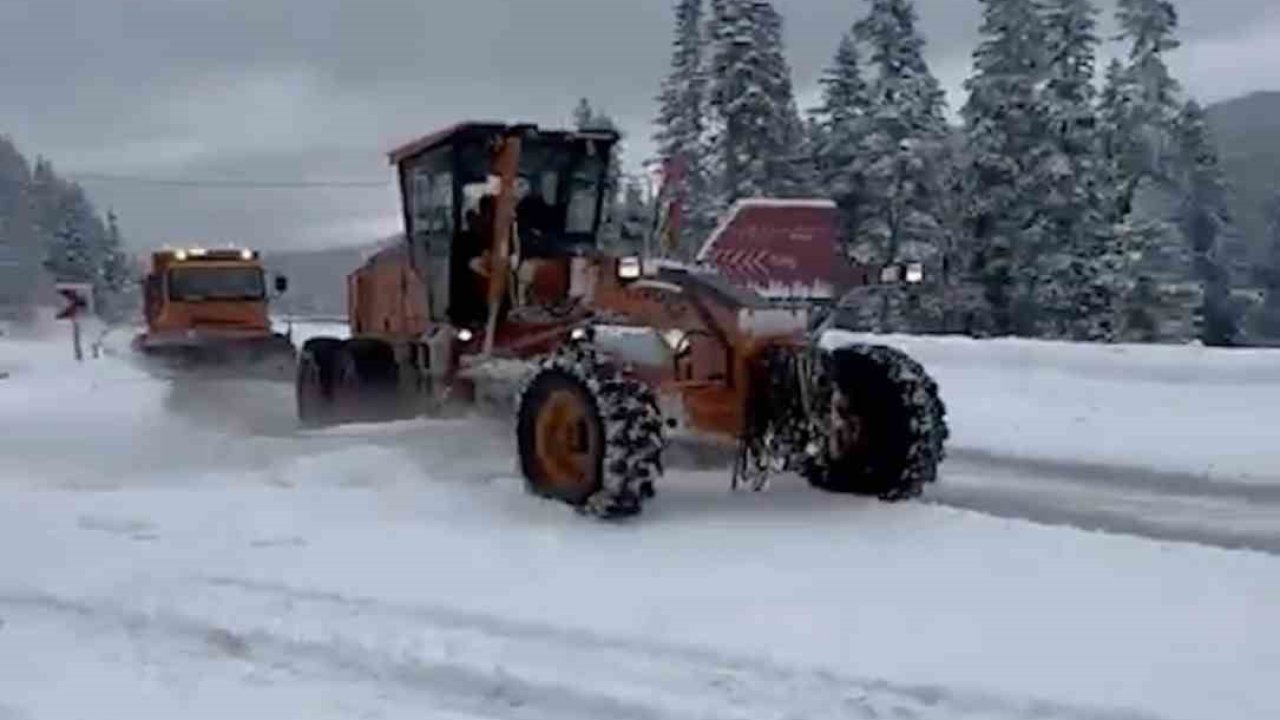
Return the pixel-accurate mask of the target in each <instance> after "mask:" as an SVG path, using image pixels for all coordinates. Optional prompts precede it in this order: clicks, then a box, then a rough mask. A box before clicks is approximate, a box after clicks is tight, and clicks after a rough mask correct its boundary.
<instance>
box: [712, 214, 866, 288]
mask: <svg viewBox="0 0 1280 720" xmlns="http://www.w3.org/2000/svg"><path fill="white" fill-rule="evenodd" d="M839 239H840V218H839V210H838V208H837V207H836V204H835V203H834V202H832V201H830V200H774V199H764V198H757V199H747V200H739V201H738V202H737V203H736V204H734V206H733V207H732V208H731V209H730V210H729V212H728V213H727V214H726V215H725V218H724V220H723V221H721V223H720V226H719V227H717V228H716V229H715V232H713V233H712V234H711V237H709V238H708V239H707V242H706V243H705V244H704V245H703V247H702V250H701V251H700V252H699V253H698V258H697V259H698V262H699V263H702V264H705V265H709V266H711V267H713V268H715V269H716V270H717V271H718V272H719V273H720V274H722V275H723V276H724V277H725V278H727V279H728V280H729V281H730V282H732V283H734V284H735V285H739V286H741V287H745V288H750V289H752V290H754V291H756V292H758V293H760V294H761V295H764V296H765V297H767V298H770V299H775V300H834V299H835V298H838V297H840V295H842V294H843V292H844V290H846V289H847V288H849V287H850V286H852V285H855V284H861V281H860V278H859V277H858V276H859V275H860V274H861V273H858V272H856V271H855V270H854V269H853V268H851V267H850V266H849V264H848V262H847V261H846V260H845V259H844V257H843V256H842V255H841V253H840V252H839V250H838V248H839V245H840V242H839Z"/></svg>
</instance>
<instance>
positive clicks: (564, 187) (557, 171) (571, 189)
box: [462, 139, 607, 245]
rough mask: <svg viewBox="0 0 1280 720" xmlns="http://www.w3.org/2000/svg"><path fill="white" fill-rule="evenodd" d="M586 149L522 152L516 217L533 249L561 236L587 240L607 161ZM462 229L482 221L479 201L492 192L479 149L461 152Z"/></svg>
mask: <svg viewBox="0 0 1280 720" xmlns="http://www.w3.org/2000/svg"><path fill="white" fill-rule="evenodd" d="M587 147H588V145H587V143H585V142H574V143H573V144H572V145H569V146H566V145H565V144H564V143H563V142H560V141H547V140H538V139H534V140H530V141H527V142H526V143H525V145H524V147H523V149H522V151H521V156H520V168H519V175H518V178H517V181H516V198H517V207H516V217H517V220H518V221H519V223H520V227H521V230H522V232H523V233H525V234H526V235H527V236H528V237H527V238H526V239H527V240H528V241H530V242H531V243H536V244H537V245H542V244H543V243H544V242H545V241H546V240H548V239H550V238H554V237H557V236H561V235H589V234H591V233H593V232H595V230H596V226H597V219H598V215H599V197H600V180H601V178H602V176H603V174H604V170H605V161H606V159H607V158H606V156H605V155H604V154H602V153H600V152H595V153H591V152H588V151H587ZM462 172H463V176H462V179H463V185H462V204H463V208H462V216H463V218H464V220H463V224H464V227H468V226H469V225H470V224H471V223H473V222H475V221H476V220H478V218H479V217H480V209H481V200H482V199H483V198H484V197H485V196H486V195H491V194H493V192H494V191H495V187H494V185H493V183H492V180H491V178H490V176H489V171H488V165H487V155H486V154H485V152H484V150H483V148H482V147H480V146H478V145H473V146H465V147H464V148H463V149H462Z"/></svg>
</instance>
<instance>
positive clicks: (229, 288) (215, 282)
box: [169, 267, 266, 302]
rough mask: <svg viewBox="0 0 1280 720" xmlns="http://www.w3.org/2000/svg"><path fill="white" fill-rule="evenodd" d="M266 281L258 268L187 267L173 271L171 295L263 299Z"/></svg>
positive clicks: (185, 299)
mask: <svg viewBox="0 0 1280 720" xmlns="http://www.w3.org/2000/svg"><path fill="white" fill-rule="evenodd" d="M265 297H266V284H265V282H264V281H263V278H262V270H261V269H260V268H254V267H184V268H175V269H173V270H171V271H170V272H169V298H170V299H171V300H177V301H180V302H197V301H200V300H262V299H263V298H265Z"/></svg>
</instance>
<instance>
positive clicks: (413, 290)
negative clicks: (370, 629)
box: [297, 123, 947, 517]
mask: <svg viewBox="0 0 1280 720" xmlns="http://www.w3.org/2000/svg"><path fill="white" fill-rule="evenodd" d="M616 142H617V136H616V135H615V134H613V133H611V132H587V133H582V132H571V131H548V130H542V129H539V128H537V127H535V126H532V125H500V124H486V123H468V124H463V125H458V126H455V127H453V128H450V129H448V130H445V131H442V132H439V133H436V134H433V135H429V136H427V137H426V138H423V139H422V140H419V141H417V142H414V143H412V144H409V145H406V146H404V147H402V148H400V149H397V150H396V151H394V152H392V153H391V155H390V159H391V162H392V163H393V164H394V165H395V166H396V168H397V170H398V173H399V180H400V190H401V198H402V202H403V211H404V224H405V233H404V242H403V244H402V245H399V246H396V247H390V248H387V249H386V250H384V251H383V252H381V253H379V254H378V255H376V256H374V257H373V258H371V259H370V260H369V261H368V262H367V263H365V265H364V266H362V267H360V268H358V269H356V270H355V271H354V272H353V273H352V274H351V276H350V277H349V278H348V292H349V314H350V318H349V323H350V326H351V331H352V332H351V337H350V338H349V339H346V340H340V339H336V338H317V339H313V340H311V341H309V342H308V343H307V344H306V345H305V346H304V347H303V349H302V352H301V356H300V362H299V366H298V380H297V388H298V410H299V414H300V417H301V420H302V421H303V422H304V423H305V424H307V425H313V426H314V425H319V424H331V423H339V422H347V421H351V420H363V421H369V420H383V419H390V418H398V417H405V416H412V415H417V414H421V413H428V412H434V411H438V410H439V409H440V408H442V407H446V406H448V404H450V403H452V402H462V403H474V402H476V401H477V399H478V398H479V397H481V396H492V395H493V394H494V393H493V392H492V391H486V389H485V388H486V387H493V386H497V387H500V388H503V389H502V390H501V391H500V392H499V393H498V396H499V397H501V396H502V395H504V394H506V395H508V396H511V397H514V398H515V407H514V408H513V409H514V411H515V415H516V435H517V438H516V439H517V446H518V452H519V461H520V467H521V470H522V472H523V474H524V476H525V478H526V480H527V483H528V487H529V488H530V489H531V490H532V491H533V492H534V493H535V494H538V495H541V496H544V497H550V498H554V499H557V500H560V501H563V502H566V503H568V504H570V505H572V506H574V507H576V508H578V509H579V510H581V511H583V512H587V513H590V514H594V515H597V516H601V517H619V516H627V515H632V514H635V513H637V512H639V511H640V508H641V506H642V503H643V502H644V501H645V500H647V499H648V498H650V497H653V495H654V493H655V488H656V481H657V480H658V477H659V475H660V474H661V470H662V463H661V455H662V453H663V450H664V449H665V447H666V446H667V443H668V441H669V439H670V437H671V435H672V434H673V433H681V434H686V435H688V436H690V437H695V438H705V439H713V440H714V439H718V440H720V441H723V442H727V443H730V444H732V445H733V446H735V447H736V448H738V450H739V453H738V458H739V459H738V463H737V465H736V467H735V469H734V478H735V485H737V484H739V483H742V482H745V483H747V484H750V485H752V486H754V487H757V488H759V487H763V479H764V478H765V477H767V476H768V474H769V473H772V472H777V471H787V470H790V471H795V472H799V473H802V474H803V475H805V476H806V477H807V478H808V479H809V480H810V482H811V483H812V484H814V485H815V486H817V487H819V488H823V489H826V490H829V491H834V492H848V493H861V494H870V495H876V496H879V497H882V498H885V499H901V498H906V497H912V496H914V495H916V494H918V493H919V492H920V491H921V489H922V488H923V487H924V485H925V484H926V483H928V482H931V481H933V480H934V479H935V477H936V470H937V465H938V463H939V462H940V461H941V459H942V453H943V443H944V441H945V438H946V435H947V429H946V425H945V422H944V407H943V404H942V401H941V400H940V399H939V397H938V394H937V388H936V386H935V385H934V383H933V381H932V380H931V379H930V378H929V377H928V375H927V374H926V373H925V372H924V370H923V368H921V367H920V366H919V365H918V364H917V363H915V362H914V361H912V360H911V359H910V358H908V357H906V356H905V355H903V354H902V353H900V352H898V351H895V350H892V349H890V348H885V347H879V346H868V345H856V346H849V347H842V348H839V349H837V350H835V351H827V350H824V349H821V348H819V347H816V346H814V345H813V344H812V343H811V341H810V339H809V338H808V337H807V335H806V332H805V331H806V326H807V318H806V317H805V314H804V313H803V312H802V311H798V310H794V309H779V308H775V307H772V306H771V305H770V304H769V303H767V302H766V301H765V300H763V299H762V298H761V297H759V296H757V295H755V294H754V293H752V292H749V291H746V290H743V289H741V288H739V287H736V286H734V285H732V284H730V283H728V282H727V281H725V280H724V278H722V277H720V276H719V275H717V274H715V273H714V272H710V271H707V270H706V269H703V268H699V267H694V266H687V265H682V264H679V263H672V262H667V261H659V260H654V259H650V258H642V257H616V256H611V255H609V254H608V253H606V252H604V251H603V250H602V249H601V248H600V247H599V243H598V239H599V235H600V228H601V220H602V210H603V207H604V203H605V199H606V198H605V193H606V189H607V186H608V182H607V179H608V173H609V158H610V155H611V149H612V147H613V145H614V144H615V143H616ZM504 383H505V385H504Z"/></svg>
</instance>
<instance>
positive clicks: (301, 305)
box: [263, 238, 399, 317]
mask: <svg viewBox="0 0 1280 720" xmlns="http://www.w3.org/2000/svg"><path fill="white" fill-rule="evenodd" d="M398 240H399V238H389V239H386V240H381V241H377V242H370V243H367V244H364V245H356V246H351V247H341V248H329V249H323V250H298V251H291V252H274V253H266V252H264V253H263V262H264V263H265V264H266V266H267V269H268V270H269V271H271V272H273V273H277V272H278V273H282V274H284V275H286V276H288V278H289V292H288V293H287V294H286V295H285V296H284V298H282V299H281V300H280V301H279V302H278V304H277V306H278V309H279V310H280V311H282V312H285V313H289V314H294V315H303V316H318V317H346V314H347V274H348V273H350V272H351V271H352V270H355V269H356V268H357V267H359V266H360V264H361V263H363V262H364V260H365V258H367V257H369V255H371V254H372V253H374V252H376V251H377V250H378V249H380V248H382V247H384V246H385V245H386V244H387V243H388V242H396V241H398Z"/></svg>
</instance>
